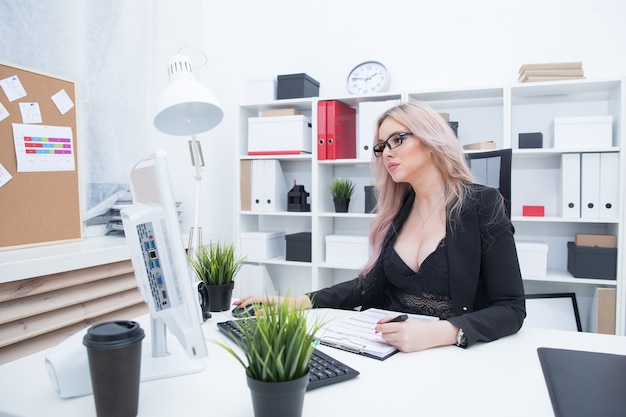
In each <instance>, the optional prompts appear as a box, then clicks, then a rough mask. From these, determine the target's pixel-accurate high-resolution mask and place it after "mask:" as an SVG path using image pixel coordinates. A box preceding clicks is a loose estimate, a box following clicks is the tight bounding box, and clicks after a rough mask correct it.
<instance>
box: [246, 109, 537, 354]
mask: <svg viewBox="0 0 626 417" xmlns="http://www.w3.org/2000/svg"><path fill="white" fill-rule="evenodd" d="M373 150H374V155H375V158H374V161H373V170H374V172H375V174H376V179H377V184H378V186H377V191H378V215H377V216H376V219H375V220H374V222H373V224H372V227H371V230H370V235H369V241H370V244H371V246H372V256H371V258H370V261H369V263H368V264H366V265H365V267H364V268H363V270H362V271H361V274H360V275H359V277H358V278H355V279H354V280H351V281H348V282H344V283H341V284H337V285H334V286H332V287H329V288H325V289H322V290H320V291H316V292H313V293H310V294H307V295H300V296H297V297H294V298H293V300H294V303H297V304H299V305H303V306H306V307H332V308H342V309H351V308H355V307H358V306H361V308H362V309H367V308H371V307H377V308H382V309H387V310H393V311H403V312H409V313H417V314H426V315H431V316H438V317H439V318H440V319H441V320H439V321H437V322H430V323H427V322H423V321H420V320H414V319H409V320H407V321H404V322H399V323H388V321H389V320H390V319H391V318H392V317H393V316H389V317H385V318H384V319H383V320H381V322H380V323H379V324H378V325H377V327H376V331H377V332H378V333H381V334H382V337H383V338H384V339H385V340H386V341H387V342H388V343H390V344H391V345H393V346H395V347H397V348H398V349H399V350H401V351H404V352H411V351H419V350H424V349H428V348H432V347H435V346H444V345H454V344H455V345H457V346H461V347H467V346H471V345H472V344H474V343H476V342H478V341H484V342H488V341H492V340H495V339H498V338H500V337H503V336H507V335H510V334H513V333H515V332H517V331H518V330H519V329H520V327H521V326H522V323H523V321H524V317H525V314H526V312H525V303H524V289H523V284H522V278H521V274H520V269H519V263H518V259H517V252H516V250H515V242H514V240H513V232H514V230H513V226H512V224H511V222H510V220H509V218H508V216H507V214H506V211H505V208H504V202H503V199H502V196H501V195H500V193H499V192H498V190H496V189H493V188H489V187H486V186H482V185H478V184H475V183H472V175H471V173H470V171H469V169H468V168H467V165H466V163H465V157H464V155H463V152H462V149H461V146H460V144H459V142H458V140H457V138H456V137H455V135H454V133H453V132H452V130H451V129H450V127H449V126H448V124H447V123H446V122H445V121H444V120H443V118H442V117H441V116H440V115H438V114H437V113H436V112H434V111H433V110H432V109H431V108H430V107H428V106H426V105H424V104H422V103H419V102H409V103H406V104H402V105H399V106H397V107H394V108H392V109H390V110H388V111H387V112H386V113H384V114H383V115H382V116H381V117H380V119H379V120H378V123H377V129H376V139H375V141H374V147H373ZM264 299H266V298H265V297H259V296H248V297H244V298H242V299H241V300H239V301H238V302H236V305H237V306H245V305H248V304H250V303H252V302H255V301H256V302H258V301H261V300H264ZM275 299H280V297H270V299H269V301H273V300H275Z"/></svg>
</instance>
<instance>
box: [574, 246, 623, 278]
mask: <svg viewBox="0 0 626 417" xmlns="http://www.w3.org/2000/svg"><path fill="white" fill-rule="evenodd" d="M567 270H568V271H569V273H570V274H572V275H573V276H574V277H576V278H594V279H615V277H616V276H617V249H615V248H598V247H590V246H576V244H575V243H574V242H567Z"/></svg>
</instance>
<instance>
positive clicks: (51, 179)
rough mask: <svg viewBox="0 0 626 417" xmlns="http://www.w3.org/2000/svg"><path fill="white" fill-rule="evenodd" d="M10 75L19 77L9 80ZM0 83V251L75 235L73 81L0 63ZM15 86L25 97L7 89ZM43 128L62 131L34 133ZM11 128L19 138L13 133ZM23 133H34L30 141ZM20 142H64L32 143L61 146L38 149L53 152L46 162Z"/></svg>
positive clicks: (77, 211) (77, 207) (77, 200)
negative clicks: (29, 111) (20, 144)
mask: <svg viewBox="0 0 626 417" xmlns="http://www.w3.org/2000/svg"><path fill="white" fill-rule="evenodd" d="M14 77H17V79H18V80H19V81H16V82H15V83H14V81H15V80H16V79H15V78H14ZM0 83H2V84H1V85H0V86H1V87H2V88H0V104H1V105H2V106H3V107H4V108H2V107H0V118H2V117H4V118H2V120H0V165H2V167H0V170H2V172H0V184H2V185H1V186H0V250H4V249H15V248H16V247H22V246H32V245H40V244H47V243H53V242H61V241H68V240H75V239H80V238H81V230H82V228H81V219H80V196H79V181H78V157H77V155H78V146H77V142H78V140H77V132H76V106H75V103H76V96H75V88H74V83H73V82H71V81H68V80H65V79H61V78H57V77H54V76H51V75H47V74H42V73H39V72H36V71H33V70H29V69H26V68H20V67H16V66H11V65H7V64H3V63H0ZM16 85H17V86H18V87H19V86H21V87H23V91H22V92H21V94H24V93H25V94H26V95H25V96H22V97H19V95H20V92H19V91H18V90H20V89H19V88H13V89H12V87H15V86H16ZM62 91H65V93H63V92H62ZM9 96H12V97H9ZM16 96H18V97H19V98H16ZM53 96H54V97H55V100H56V104H55V101H54V100H53V99H52V97H53ZM20 103H21V104H20ZM33 103H36V105H38V107H39V112H38V113H39V114H40V116H41V117H40V121H37V120H36V119H37V116H38V114H37V112H36V111H34V112H32V113H30V114H29V113H28V112H27V111H25V110H28V109H29V107H28V106H32V107H31V108H35V109H36V107H37V106H36V105H33ZM7 114H8V115H7ZM46 129H50V132H55V133H58V132H59V131H61V132H62V133H63V134H62V135H61V136H59V135H58V134H56V135H55V138H52V137H50V138H48V137H45V136H44V135H40V137H36V136H35V135H36V134H37V133H38V132H44V133H45V132H46ZM15 132H18V133H17V136H18V137H20V138H21V139H18V138H15V137H14V133H15ZM24 132H34V133H35V134H34V135H32V136H33V137H32V139H30V138H27V137H26V136H25V135H24ZM68 132H69V135H67V134H66V133H68ZM27 134H28V133H27ZM20 135H21V136H20ZM57 136H58V138H56V137H57ZM68 139H71V140H70V141H68ZM20 140H23V144H24V145H26V146H34V145H32V144H30V145H27V142H26V141H27V140H31V141H39V142H48V141H49V142H66V144H54V145H50V144H47V143H46V145H37V146H44V147H49V146H51V147H54V148H56V147H63V148H67V149H64V150H48V151H43V152H48V153H59V155H58V156H57V155H55V156H54V157H55V158H56V159H55V160H54V161H53V162H51V163H50V161H52V160H51V159H50V160H45V158H46V156H45V155H43V154H41V155H37V156H32V155H31V156H28V155H27V154H28V153H29V152H30V151H28V152H27V151H26V150H27V149H29V148H28V147H27V148H24V149H22V148H23V147H21V146H18V144H19V143H22V142H20ZM28 158H31V159H28ZM37 158H39V159H37ZM27 159H28V160H27ZM18 164H20V169H19V170H18ZM7 174H8V175H7ZM9 175H10V176H11V177H12V178H11V179H8V178H9Z"/></svg>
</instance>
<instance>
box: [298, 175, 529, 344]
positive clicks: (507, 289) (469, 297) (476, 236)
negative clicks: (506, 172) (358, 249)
mask: <svg viewBox="0 0 626 417" xmlns="http://www.w3.org/2000/svg"><path fill="white" fill-rule="evenodd" d="M414 199H415V194H414V193H411V194H410V195H409V196H408V197H407V198H406V200H405V202H404V204H403V206H402V209H401V210H400V212H399V213H398V215H397V216H396V218H395V219H394V222H393V228H392V230H391V231H390V232H389V233H388V235H387V237H386V238H385V242H384V243H383V246H384V247H385V246H387V245H388V244H389V240H390V238H391V237H392V235H393V233H394V232H393V230H400V228H401V227H402V225H403V224H404V222H405V221H406V218H407V217H408V215H409V212H410V210H411V205H412V204H413V200H414ZM513 233H514V228H513V225H512V223H511V221H510V220H509V218H508V216H507V215H506V212H505V210H504V206H503V200H502V197H501V195H500V193H499V191H498V190H496V189H494V188H489V187H486V186H482V185H478V184H472V185H471V186H470V192H469V193H468V196H467V197H466V199H465V201H464V202H463V208H462V210H461V216H460V220H459V221H458V222H456V223H451V222H450V221H448V224H447V226H446V249H447V251H448V268H449V273H450V297H451V299H452V304H453V305H454V308H455V310H456V316H455V317H451V318H450V319H448V320H449V321H450V322H451V323H453V324H454V325H456V326H458V327H460V328H462V329H463V331H464V332H465V335H466V337H467V342H468V344H467V345H468V346H470V345H472V344H474V343H476V342H478V341H484V342H488V341H492V340H495V339H498V338H500V337H503V336H507V335H510V334H513V333H515V332H517V331H518V330H519V329H520V328H521V326H522V323H523V321H524V317H525V316H526V309H525V302H524V287H523V283H522V276H521V273H520V269H519V262H518V259H517V251H516V249H515V241H514V239H513ZM383 252H384V250H383ZM381 265H382V260H381V259H380V258H379V259H378V261H377V264H376V265H375V266H374V268H373V269H372V271H371V272H370V273H369V274H368V275H367V276H363V275H360V276H359V277H357V278H355V279H353V280H350V281H347V282H343V283H340V284H337V285H334V286H332V287H329V288H325V289H322V290H319V291H315V292H312V293H310V294H308V295H309V297H310V298H311V299H312V301H313V306H314V307H318V308H322V307H331V308H342V309H353V308H356V307H359V306H360V307H361V308H362V309H367V308H372V307H376V308H383V309H386V308H389V307H388V306H389V298H388V297H389V296H388V292H387V291H386V288H387V285H388V284H389V283H388V281H387V279H386V278H385V276H384V274H381V271H382V266H381Z"/></svg>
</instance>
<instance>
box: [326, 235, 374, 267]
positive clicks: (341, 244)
mask: <svg viewBox="0 0 626 417" xmlns="http://www.w3.org/2000/svg"><path fill="white" fill-rule="evenodd" d="M368 259H369V246H368V243H367V236H349V235H328V236H326V262H328V263H334V264H343V265H354V266H358V267H361V266H363V265H365V263H366V262H367V261H368Z"/></svg>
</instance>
